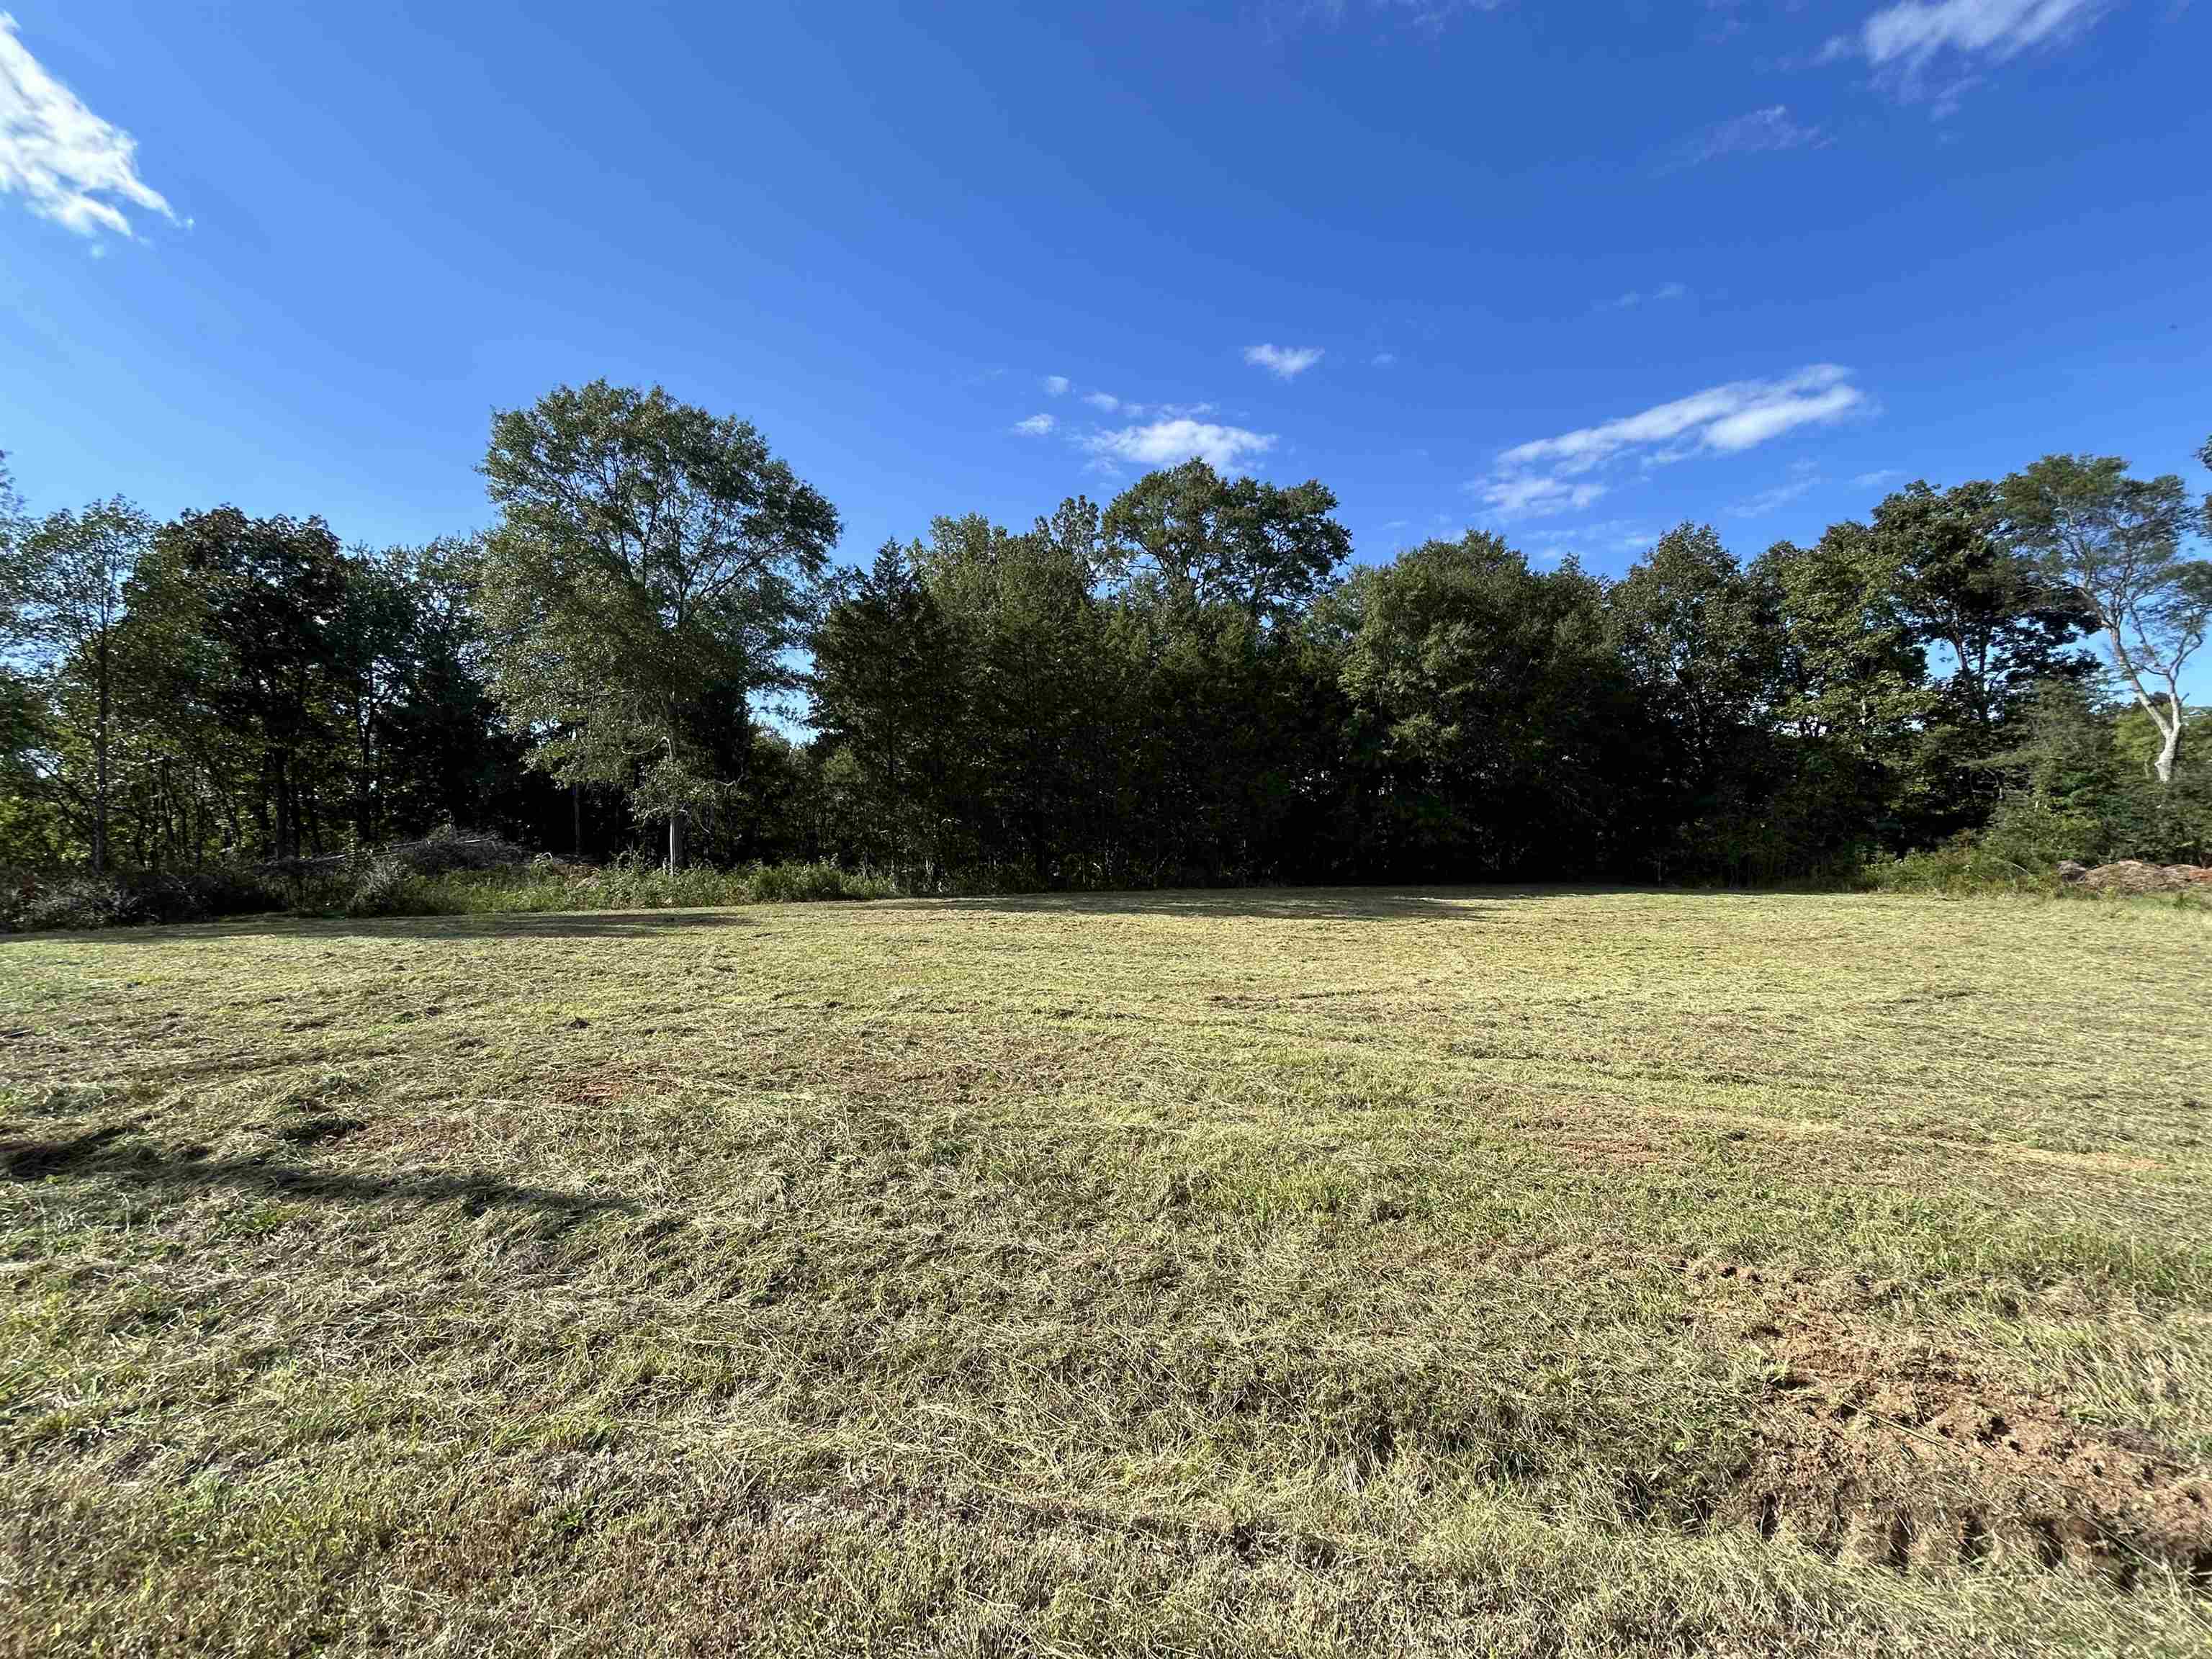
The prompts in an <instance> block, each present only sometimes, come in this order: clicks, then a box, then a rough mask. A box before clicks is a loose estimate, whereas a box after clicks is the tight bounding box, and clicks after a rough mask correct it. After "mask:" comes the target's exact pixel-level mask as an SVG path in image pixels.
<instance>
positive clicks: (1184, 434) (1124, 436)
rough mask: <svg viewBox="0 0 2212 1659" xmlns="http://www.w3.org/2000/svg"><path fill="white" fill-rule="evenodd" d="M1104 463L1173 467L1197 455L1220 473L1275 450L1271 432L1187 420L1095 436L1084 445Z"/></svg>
mask: <svg viewBox="0 0 2212 1659" xmlns="http://www.w3.org/2000/svg"><path fill="white" fill-rule="evenodd" d="M1081 442H1082V446H1083V447H1084V448H1085V449H1086V450H1088V451H1090V452H1091V454H1092V455H1093V456H1095V457H1097V459H1100V460H1103V461H1107V462H1116V461H1127V462H1128V463H1129V464H1130V465H1133V466H1144V467H1158V466H1173V465H1176V464H1177V463H1178V462H1182V461H1187V460H1188V459H1190V458H1191V457H1192V456H1194V455H1195V456H1197V457H1198V458H1199V459H1200V460H1203V461H1205V462H1206V464H1207V465H1210V466H1212V468H1214V470H1215V471H1220V472H1229V471H1235V470H1237V468H1239V467H1242V466H1243V465H1245V464H1246V463H1247V462H1249V461H1250V460H1252V459H1255V458H1256V457H1258V456H1261V455H1264V454H1266V453H1267V452H1268V451H1269V450H1271V449H1273V447H1275V435H1274V434H1273V433H1272V432H1248V431H1247V430H1245V429H1244V428H1243V427H1241V426H1221V425H1218V424H1216V423H1215V422H1211V421H1198V420H1193V419H1191V418H1189V417H1188V416H1176V417H1174V418H1171V419H1168V420H1162V421H1154V422H1152V423H1151V424H1150V425H1146V426H1125V427H1121V428H1115V429H1112V430H1109V431H1102V432H1094V433H1092V434H1091V435H1090V436H1088V437H1086V438H1085V439H1083V440H1082V441H1081Z"/></svg>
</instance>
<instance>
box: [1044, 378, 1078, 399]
mask: <svg viewBox="0 0 2212 1659" xmlns="http://www.w3.org/2000/svg"><path fill="white" fill-rule="evenodd" d="M1073 384H1074V383H1073V381H1071V380H1069V379H1068V378H1067V376H1066V375H1065V374H1048V375H1046V376H1045V377H1044V389H1045V395H1046V396H1047V397H1050V398H1065V397H1066V396H1067V388H1068V387H1069V386H1072V385H1073Z"/></svg>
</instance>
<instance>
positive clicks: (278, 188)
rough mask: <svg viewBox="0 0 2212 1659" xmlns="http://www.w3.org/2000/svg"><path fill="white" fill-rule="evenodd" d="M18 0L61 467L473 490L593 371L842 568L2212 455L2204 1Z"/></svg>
mask: <svg viewBox="0 0 2212 1659" xmlns="http://www.w3.org/2000/svg"><path fill="white" fill-rule="evenodd" d="M0 5H5V6H7V7H8V8H9V9H10V10H11V12H12V21H11V22H9V23H8V24H6V25H4V26H0V448H4V449H6V450H8V451H9V452H10V454H11V458H12V461H13V465H14V467H15V473H16V477H17V481H18V483H19V485H20V486H21V489H23V491H24V493H25V494H26V495H27V496H28V497H29V498H30V501H31V503H32V505H33V507H41V508H43V507H55V506H60V505H65V504H73V503H75V502H77V501H82V500H85V499H88V498H90V497H93V496H94V495H105V494H107V493H111V492H114V491H121V492H123V493H125V494H128V495H132V496H134V497H136V498H137V499H138V500H139V501H141V502H142V503H143V504H144V505H145V506H146V507H149V509H151V510H153V511H155V512H157V513H163V514H167V513H173V512H174V511H177V510H179V509H180V508H184V507H204V506H209V505H212V504H214V503H216V502H218V501H235V502H237V503H238V504H240V506H243V507H246V508H248V509H249V510H252V511H254V512H257V513H260V512H278V511H283V512H289V513H322V514H323V515H324V516H325V517H326V518H327V519H328V520H330V521H331V524H332V526H334V527H335V528H336V529H337V532H339V534H340V535H341V536H342V537H343V538H346V539H348V540H349V541H355V540H358V541H364V542H370V543H388V542H397V541H416V540H421V539H424V538H428V537H430V536H433V535H436V534H440V533H443V532H464V531H467V530H470V529H471V528H474V527H476V526H480V525H481V524H483V522H485V520H486V519H487V517H488V511H487V508H486V507H485V504H484V501H483V493H482V485H481V481H480V480H479V479H478V478H477V477H476V475H475V474H474V472H473V471H472V470H471V469H472V467H473V465H474V464H475V462H476V461H477V459H478V458H479V457H480V455H481V453H482V451H483V441H484V436H485V430H486V426H487V422H488V418H489V412H490V410H492V409H493V408H495V407H496V406H504V405H511V404H518V403H523V402H527V401H528V400H530V399H532V398H534V397H536V396H537V395H538V393H539V392H543V391H544V390H545V389H547V388H549V387H550V386H553V385H555V384H556V383H559V382H562V381H578V380H586V379H589V378H591V377H592V376H595V375H605V376H607V377H609V378H611V379H613V380H624V381H633V382H638V383H651V382H653V381H659V382H660V383H662V384H664V385H665V386H667V387H668V388H669V389H670V390H671V392H674V393H676V394H677V395H678V396H680V397H682V398H686V399H689V400H692V401H696V402H698V403H702V404H706V405H708V406H709V407H711V408H713V409H714V410H718V411H726V412H734V413H737V414H740V415H743V416H745V417H747V418H749V419H750V420H752V421H754V422H756V423H757V424H758V425H759V426H760V427H762V428H763V430H765V431H766V432H767V433H768V435H769V438H770V440H771V441H772V442H773V443H774V444H775V447H776V448H777V449H778V451H779V452H780V453H781V454H783V455H784V456H785V457H786V459H788V460H789V461H790V462H791V463H792V464H793V466H794V467H796V468H797V469H798V471H799V473H800V474H801V476H803V477H806V478H807V479H809V480H810V481H811V482H812V483H815V484H816V485H817V486H818V487H819V488H821V489H823V490H824V491H825V492H826V493H827V494H828V495H829V497H830V499H831V500H832V501H835V502H836V504H837V506H838V507H839V509H840V510H841V512H842V513H843V515H844V518H845V522H846V526H847V532H846V538H845V541H844V544H843V547H842V556H845V557H847V558H848V559H852V558H860V557H862V556H865V555H866V553H867V552H869V551H870V550H872V548H873V547H874V545H875V544H878V542H880V541H881V540H882V539H883V538H884V537H886V536H892V535H896V536H900V537H906V536H910V535H914V534H915V533H918V532H921V531H922V530H924V529H925V528H926V526H927V521H928V520H929V518H930V516H931V515H932V514H933V513H943V512H959V511H969V510H975V511H982V512H986V513H990V514H991V515H992V516H994V518H996V519H998V520H1000V521H1002V522H1006V523H1009V524H1012V525H1016V526H1020V525H1024V524H1026V523H1027V521H1028V520H1029V519H1030V517H1031V516H1032V515H1034V514H1036V513H1041V512H1045V511H1048V510H1049V508H1050V507H1052V505H1053V504H1054V502H1055V501H1058V500H1059V499H1060V497H1061V496H1062V495H1067V494H1072V493H1074V492H1077V491H1082V492H1084V493H1086V494H1089V495H1091V496H1092V497H1093V498H1094V499H1101V500H1103V499H1105V498H1108V497H1109V496H1110V495H1112V494H1113V493H1114V492H1115V489H1118V488H1120V487H1121V485H1122V484H1124V483H1127V481H1129V480H1130V479H1132V478H1133V477H1135V476H1136V475H1137V474H1138V473H1139V472H1140V471H1143V470H1144V469H1145V468H1146V466H1148V465H1156V464H1161V463H1165V462H1170V461H1173V460H1175V459H1180V458H1181V456H1182V454H1184V453H1192V452H1193V451H1196V452H1198V453H1206V454H1207V455H1208V456H1209V457H1210V458H1211V459H1214V460H1216V461H1217V463H1219V464H1222V465H1226V466H1233V467H1236V468H1238V469H1240V470H1249V471H1256V472H1258V473H1260V474H1261V476H1263V477H1273V478H1276V479H1279V480H1292V479H1297V478H1304V477H1319V478H1321V479H1322V480H1323V481H1325V482H1326V483H1328V484H1329V485H1330V486H1331V487H1332V488H1334V489H1335V490H1336V492H1337V493H1338V495H1339V496H1340V499H1341V501H1342V511H1343V517H1344V519H1345V520H1346V523H1348V524H1349V525H1350V526H1352V531H1353V533H1354V537H1355V540H1356V545H1357V548H1358V556H1360V557H1361V558H1363V559H1367V560H1376V559H1380V558H1384V557H1387V556H1389V554H1390V553H1391V552H1392V551H1394V550H1395V549H1396V548H1397V547H1399V546H1401V545H1404V544H1408V543H1411V542H1413V541H1415V540H1418V539H1419V538H1421V537H1423V536H1425V535H1429V534H1435V533H1449V534H1456V533H1457V532H1459V531H1460V530H1461V529H1462V528H1463V527H1465V526H1470V525H1473V526H1487V527H1493V528H1497V529H1498V530H1501V531H1503V532H1505V533H1506V534H1508V535H1509V536H1510V538H1512V539H1513V540H1514V541H1515V542H1516V544H1519V545H1521V546H1522V547H1524V548H1525V549H1527V550H1528V551H1529V552H1530V553H1531V554H1532V555H1534V556H1538V557H1551V556H1558V555H1559V554H1560V553H1562V552H1565V551H1568V550H1573V551H1577V552H1579V553H1580V554H1582V555H1583V556H1584V557H1585V559H1586V560H1587V561H1588V562H1589V563H1590V564H1592V565H1593V566H1594V567H1595V568H1599V569H1601V570H1604V571H1607V572H1618V571H1620V570H1622V569H1625V568H1626V566H1627V564H1628V562H1630V560H1631V559H1632V557H1633V556H1634V554H1635V552H1636V551H1637V550H1639V549H1640V548H1641V547H1642V546H1643V545H1644V544H1648V542H1649V540H1650V538H1651V537H1652V536H1653V535H1655V534H1656V532H1659V531H1660V530H1662V529H1663V528H1665V527H1666V526H1668V525H1669V524H1671V523H1674V522H1675V521H1678V520H1682V519H1685V518H1690V519H1696V520H1710V521H1711V522H1712V523H1713V524H1714V525H1715V526H1717V528H1718V529H1719V530H1720V531H1721V532H1722V533H1723V536H1724V537H1725V538H1726V539H1727V540H1728V541H1729V544H1730V545H1732V546H1734V547H1735V549H1736V550H1738V552H1739V553H1741V554H1742V555H1744V556H1751V555H1753V554H1755V553H1756V552H1758V551H1759V550H1761V549H1763V548H1765V546H1766V545H1768V544H1770V543H1771V542H1772V541H1774V540H1776V539H1778V538H1783V537H1785V536H1787V537H1790V538H1796V539H1801V540H1802V539H1808V538H1811V537H1813V536H1815V535H1817V534H1818V533H1819V532H1820V528H1821V526H1824V525H1825V524H1826V523H1828V522H1830V521H1831V520H1835V519H1838V518H1843V517H1848V516H1854V515H1863V513H1865V511H1866V510H1867V508H1868V507H1869V506H1870V505H1871V504H1872V503H1873V502H1874V501H1875V500H1876V499H1878V498H1879V496H1880V495H1881V494H1882V493H1883V491H1884V490H1885V489H1887V488H1889V487H1892V486H1893V484H1894V483H1898V482H1901V481H1903V480H1905V479H1907V478H1910V477H1928V478H1929V479H1930V480H1931V481H1934V482H1937V483H1948V482H1953V481H1955V480H1957V479H1960V478H1962V477H1977V476H1992V475H1996V474H2001V473H2002V472H2003V471H2008V470H2009V469H2010V468H2012V467H2015V466H2017V465H2021V464H2022V463H2024V462H2026V461H2027V460H2030V459H2033V458H2034V457H2036V456H2038V455H2039V454H2041V453H2045V452H2046V451H2051V450H2057V449H2092V450H2095V451H2097V452H2100V453H2119V454H2124V455H2127V456H2129V457H2130V459H2133V460H2134V461H2135V463H2136V465H2137V466H2138V468H2139V469H2141V470H2142V471H2182V472H2183V473H2184V474H2185V476H2187V477H2190V480H2191V485H2192V488H2202V487H2203V486H2204V485H2205V484H2206V483H2208V482H2212V480H2208V479H2207V477H2205V475H2204V474H2203V473H2202V472H2201V471H2199V470H2197V467H2196V466H2195V464H2194V462H2193V461H2192V460H2191V455H2192V453H2193V452H2194V451H2195V449H2196V447H2197V446H2198V445H2199V444H2200V443H2202V442H2203V440H2204V438H2205V436H2206V435H2207V434H2208V432H2212V167H2207V165H2206V161H2207V158H2208V157H2212V94H2208V93H2207V90H2206V88H2207V82H2206V76H2205V69H2206V66H2207V64H2212V4H2207V3H2198V4H2195V5H2189V4H2176V3H2173V0H2112V3H2108V4H2100V3H2095V0H1904V3H1897V4H1889V5H1884V4H1881V3H1875V0H1852V3H1813V0H1808V3H1803V4H1799V5H1778V6H1759V5H1755V4H1751V3H1728V0H1685V3H1677V4H1668V3H1659V0H1652V3H1643V4H1619V5H1614V4H1596V3H1592V4H1586V5H1565V4H1544V3H1541V0H1487V3H1483V0H1473V3H1456V4H1455V3H1449V0H1340V3H1335V4H1328V3H1303V4H1297V3H1279V4H1270V3H1265V0H1232V3H1228V4H1224V5H1220V6H1175V7H1169V6H1158V7H1153V6H1143V5H1135V4H1128V5H1115V6H1111V7H1108V6H1098V7H1091V8H1079V7H1075V6H1071V5H1060V4H1037V5H1032V6H1024V7H1000V6H992V5H985V4H981V3H963V4H961V5H957V6H942V5H928V6H923V5H915V6H885V5H874V4H868V3H852V4H833V5H824V4H818V3H817V4H812V5H805V6H797V7H785V6H782V5H778V4H772V3H769V4H753V5H736V6H720V5H716V6H708V5H705V4H699V5H693V6H666V7H654V6H649V5H632V6H629V7H626V8H609V7H605V6H593V7H589V8H586V7H580V6H568V5H562V4H556V3H530V4H520V3H500V0H464V3H458V4H457V3H453V0H445V3H441V4H439V5H435V6H412V5H402V6H337V5H311V6H302V5H299V4H297V3H285V4H270V5H256V4H235V5H223V4H215V3H192V4H188V3H182V0H163V3H158V4H155V3H147V4H136V3H124V0H0Z"/></svg>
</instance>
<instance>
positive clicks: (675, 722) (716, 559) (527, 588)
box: [477, 380, 838, 870]
mask: <svg viewBox="0 0 2212 1659" xmlns="http://www.w3.org/2000/svg"><path fill="white" fill-rule="evenodd" d="M483 474H484V477H485V479H486V481H487V484H488V488H489V494H490V496H491V499H492V501H493V502H494V504H495V505H496V506H497V507H499V509H500V515H501V516H500V523H499V525H498V526H497V527H496V528H495V529H494V530H493V531H492V532H490V533H489V535H487V536H486V537H485V538H483V544H482V547H481V553H480V558H479V562H478V566H477V594H478V598H479V602H480V603H481V605H482V606H483V611H484V614H485V617H486V619H487V623H488V625H489V630H490V636H491V650H490V659H491V666H492V675H493V684H494V686H495V690H496V693H497V695H498V696H499V699H500V702H501V704H502V705H503V706H504V708H505V709H506V712H507V719H508V720H509V721H510V722H512V723H513V726H514V727H515V728H516V729H517V730H518V731H519V732H523V733H525V734H526V735H527V736H528V737H529V738H531V739H532V742H533V744H534V745H535V746H534V748H533V750H532V763H533V764H535V765H538V766H539V767H540V768H542V769H544V770H546V771H548V772H550V773H551V774H552V775H554V776H555V777H556V778H557V779H559V780H560V781H562V782H564V783H572V784H573V783H605V784H611V785H613V786H616V787H619V788H621V789H623V790H625V791H626V792H628V793H629V797H630V800H631V804H632V810H633V811H635V813H636V814H637V816H638V817H640V819H641V821H646V822H652V821H655V820H665V822H666V823H667V826H668V865H669V868H671V870H673V869H676V868H678V867H679V866H681V865H682V864H683V861H684V824H685V822H686V820H687V818H689V817H693V816H696V814H698V813H699V812H701V811H703V810H706V809H708V808H710V807H711V806H712V805H714V803H715V801H716V800H717V799H719V798H720V794H721V793H722V792H723V790H724V788H725V787H726V779H723V778H721V777H720V776H718V775H717V767H716V764H715V761H714V756H713V754H712V753H711V752H709V750H708V748H707V747H706V746H704V745H702V744H701V743H700V742H699V741H698V740H697V737H696V728H697V726H698V723H699V722H698V720H697V718H696V716H697V713H698V710H697V705H698V704H699V703H700V702H701V701H702V699H704V698H707V697H708V696H710V695H712V694H714V692H715V691H716V690H718V689H719V690H721V691H722V692H723V693H725V694H726V695H730V696H735V697H737V698H738V700H739V701H740V702H742V701H743V699H744V697H745V696H748V695H749V694H750V693H752V692H755V691H757V690H763V689H766V688H769V687H770V686H773V685H776V684H785V683H787V682H788V681H789V680H791V679H792V678H793V672H792V671H791V669H790V667H789V666H788V665H787V661H786V654H787V652H788V650H789V648H790V647H792V646H793V644H794V643H795V642H796V641H797V639H798V637H799V628H800V625H801V623H803V622H804V620H805V617H807V615H808V609H809V603H810V597H811V585H812V583H813V582H814V581H815V580H816V579H817V578H818V576H819V575H820V574H821V572H822V570H823V566H824V564H825V562H827V559H828V556H829V549H830V548H831V547H832V546H833V545H834V544H836V539H837V533H838V524H837V514H836V510H835V509H834V508H832V507H830V505H829V502H828V501H825V500H824V499H823V497H822V496H821V495H819V494H817V492H816V491H815V490H814V489H812V488H811V486H809V485H807V484H805V483H802V482H801V481H800V480H799V478H798V477H795V476H794V475H793V472H792V471H791V469H790V468H789V467H788V466H787V465H785V464H784V463H783V462H781V461H780V460H778V459H776V458H775V456H774V455H772V454H771V453H769V447H768V441H767V440H766V439H765V438H763V436H762V435H760V433H759V432H757V430H755V429H754V428H753V427H751V426H750V424H748V423H747V422H744V421H740V420H736V419H733V418H728V417H721V416H714V415H710V414H708V412H707V411H706V410H702V409H698V408H696V407H694V406H692V405H690V404H680V403H678V402H677V401H676V400H675V399H674V398H671V397H670V396H669V395H668V394H667V393H666V392H664V391H662V390H661V389H660V388H659V386H655V387H654V388H653V390H652V391H650V392H638V391H635V390H634V389H631V388H628V387H618V386H610V385H608V384H607V383H606V382H605V380H594V381H592V383H591V384H590V385H588V386H581V387H569V386H561V387H558V388H556V390H554V391H552V392H548V393H547V394H546V395H545V396H544V397H543V398H539V399H538V402H537V404H535V405H533V406H532V407H531V408H529V409H514V410H501V411H499V412H498V413H496V414H495V415H494V416H493V417H492V427H491V444H490V447H489V450H488V451H487V453H486V454H485V457H484V463H483Z"/></svg>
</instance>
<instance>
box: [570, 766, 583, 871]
mask: <svg viewBox="0 0 2212 1659" xmlns="http://www.w3.org/2000/svg"><path fill="white" fill-rule="evenodd" d="M568 849H569V851H571V852H573V853H574V854H575V855H576V856H577V857H578V858H582V857H583V856H584V786H583V785H582V784H580V783H572V784H570V785H569V786H568Z"/></svg>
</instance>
